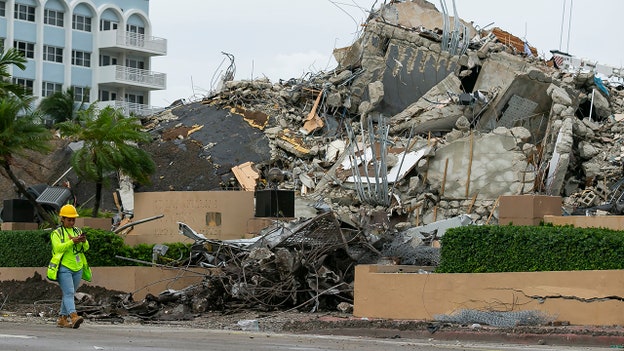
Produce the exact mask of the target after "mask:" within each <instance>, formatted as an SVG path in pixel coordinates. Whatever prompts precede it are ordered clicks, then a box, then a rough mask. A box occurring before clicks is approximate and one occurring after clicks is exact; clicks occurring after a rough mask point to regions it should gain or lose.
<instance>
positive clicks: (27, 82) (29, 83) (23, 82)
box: [13, 77, 35, 93]
mask: <svg viewBox="0 0 624 351" xmlns="http://www.w3.org/2000/svg"><path fill="white" fill-rule="evenodd" d="M13 84H17V85H20V86H22V87H23V88H24V89H26V90H27V91H28V92H29V93H32V91H33V87H34V86H35V81H34V80H32V79H26V78H15V77H13Z"/></svg>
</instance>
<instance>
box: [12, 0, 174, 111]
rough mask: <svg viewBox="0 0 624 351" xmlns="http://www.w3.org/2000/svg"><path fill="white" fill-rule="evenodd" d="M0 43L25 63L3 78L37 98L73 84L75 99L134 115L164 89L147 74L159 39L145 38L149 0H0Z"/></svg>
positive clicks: (161, 78) (162, 79)
mask: <svg viewBox="0 0 624 351" xmlns="http://www.w3.org/2000/svg"><path fill="white" fill-rule="evenodd" d="M0 44H2V47H3V48H5V47H15V48H17V49H18V50H20V51H21V52H22V53H23V54H24V56H25V57H26V58H27V61H28V62H27V67H26V69H25V70H20V69H19V68H16V67H15V68H13V69H12V71H10V73H11V75H12V76H13V79H14V81H15V82H16V83H19V84H22V85H24V86H26V87H28V88H30V89H32V94H33V95H34V96H36V97H38V98H43V97H46V96H48V95H50V94H52V93H54V92H57V91H65V90H66V89H67V88H69V87H73V88H74V91H75V95H76V96H75V99H76V101H83V99H84V101H88V102H89V103H93V102H96V101H99V102H100V103H101V104H103V105H112V106H115V107H119V108H123V109H124V111H126V112H127V113H129V112H134V113H137V114H140V115H142V114H149V113H152V112H153V109H154V108H153V107H152V106H150V105H151V104H150V92H151V91H152V90H163V89H166V87H167V77H166V74H164V73H158V72H153V71H151V58H152V57H155V56H162V55H166V54H167V41H166V39H163V38H157V37H154V36H152V26H151V23H150V20H149V0H108V1H105V0H6V1H2V0H0Z"/></svg>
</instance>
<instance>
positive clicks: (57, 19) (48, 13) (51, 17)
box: [43, 9, 65, 27]
mask: <svg viewBox="0 0 624 351" xmlns="http://www.w3.org/2000/svg"><path fill="white" fill-rule="evenodd" d="M63 16H65V14H64V13H63V12H60V11H54V10H48V9H45V10H44V11H43V22H44V23H45V24H49V25H51V26H57V27H62V26H63Z"/></svg>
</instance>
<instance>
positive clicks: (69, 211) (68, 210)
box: [59, 205, 78, 218]
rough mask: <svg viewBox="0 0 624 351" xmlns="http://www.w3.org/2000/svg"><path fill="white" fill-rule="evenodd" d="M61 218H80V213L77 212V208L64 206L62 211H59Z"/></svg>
mask: <svg viewBox="0 0 624 351" xmlns="http://www.w3.org/2000/svg"><path fill="white" fill-rule="evenodd" d="M59 216H61V217H67V218H76V217H78V211H76V208H75V207H74V206H72V205H64V206H63V207H61V210H60V211H59Z"/></svg>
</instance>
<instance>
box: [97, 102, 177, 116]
mask: <svg viewBox="0 0 624 351" xmlns="http://www.w3.org/2000/svg"><path fill="white" fill-rule="evenodd" d="M98 105H99V106H100V107H105V106H111V107H114V108H116V109H121V110H122V111H123V112H124V114H126V115H130V114H134V115H137V116H150V115H153V114H155V113H159V112H162V111H163V110H164V109H165V108H164V107H156V106H149V105H143V104H137V103H133V102H127V101H119V100H113V101H100V102H98Z"/></svg>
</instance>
